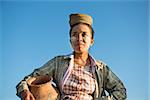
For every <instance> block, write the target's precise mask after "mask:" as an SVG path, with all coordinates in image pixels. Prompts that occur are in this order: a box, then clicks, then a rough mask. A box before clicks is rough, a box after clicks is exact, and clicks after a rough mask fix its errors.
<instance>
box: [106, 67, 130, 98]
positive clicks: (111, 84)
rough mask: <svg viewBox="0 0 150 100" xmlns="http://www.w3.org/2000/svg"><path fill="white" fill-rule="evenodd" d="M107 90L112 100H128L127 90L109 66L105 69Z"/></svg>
mask: <svg viewBox="0 0 150 100" xmlns="http://www.w3.org/2000/svg"><path fill="white" fill-rule="evenodd" d="M104 70H105V71H104V72H105V78H104V82H105V83H104V84H105V90H106V91H107V92H108V93H109V94H110V95H111V97H112V100H126V98H127V94H126V88H125V86H124V85H123V83H122V81H121V80H120V79H119V78H118V77H117V76H116V75H115V74H114V73H113V72H112V71H111V70H110V68H109V67H108V66H106V67H105V68H104Z"/></svg>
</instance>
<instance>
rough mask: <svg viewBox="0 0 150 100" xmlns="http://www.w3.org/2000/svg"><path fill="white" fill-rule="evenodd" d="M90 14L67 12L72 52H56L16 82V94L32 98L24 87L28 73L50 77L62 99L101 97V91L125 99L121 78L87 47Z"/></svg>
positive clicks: (90, 40)
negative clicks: (90, 52)
mask: <svg viewBox="0 0 150 100" xmlns="http://www.w3.org/2000/svg"><path fill="white" fill-rule="evenodd" d="M92 22H93V21H92V17H91V16H89V15H87V14H78V13H77V14H71V15H70V21H69V24H70V43H71V45H72V48H73V53H71V54H69V55H63V56H57V57H54V58H53V59H51V60H50V61H48V62H47V63H46V64H45V65H43V66H42V67H40V68H39V69H36V70H34V71H33V73H32V74H30V75H29V76H27V77H26V78H25V79H24V80H22V81H21V82H20V83H19V84H18V85H17V95H18V96H20V97H21V98H22V99H24V100H34V97H33V95H32V93H31V92H30V90H29V89H28V85H27V82H26V81H27V80H28V79H29V77H31V76H37V75H49V76H52V77H53V80H54V82H55V83H56V86H57V87H58V89H59V91H60V94H61V99H63V100H68V99H70V100H93V99H94V100H103V99H104V98H106V96H105V95H104V94H105V91H107V92H108V93H109V96H108V97H109V98H108V99H107V100H109V99H112V100H125V99H126V89H125V87H124V85H123V83H122V82H121V80H120V79H119V78H118V77H117V76H116V75H115V74H114V73H113V72H112V71H111V70H110V68H109V67H108V66H107V65H106V64H104V63H103V62H102V61H97V60H95V59H94V57H92V56H91V55H90V54H89V52H88V50H89V48H90V47H91V46H92V45H93V43H94V31H93V28H92Z"/></svg>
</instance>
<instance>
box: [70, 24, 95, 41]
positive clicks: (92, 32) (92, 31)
mask: <svg viewBox="0 0 150 100" xmlns="http://www.w3.org/2000/svg"><path fill="white" fill-rule="evenodd" d="M79 24H85V25H87V26H88V27H89V28H90V30H91V34H92V39H94V30H93V28H92V26H91V25H89V24H86V23H76V24H74V25H72V26H71V27H70V31H69V36H70V37H71V31H72V29H73V27H74V26H76V25H79Z"/></svg>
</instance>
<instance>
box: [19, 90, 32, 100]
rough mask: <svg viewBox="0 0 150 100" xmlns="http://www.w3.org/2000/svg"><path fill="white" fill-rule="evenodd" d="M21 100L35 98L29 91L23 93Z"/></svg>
mask: <svg viewBox="0 0 150 100" xmlns="http://www.w3.org/2000/svg"><path fill="white" fill-rule="evenodd" d="M21 100H35V98H34V96H33V94H32V93H31V92H30V91H29V90H24V91H22V92H21Z"/></svg>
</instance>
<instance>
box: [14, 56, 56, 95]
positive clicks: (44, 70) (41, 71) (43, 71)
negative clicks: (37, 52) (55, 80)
mask: <svg viewBox="0 0 150 100" xmlns="http://www.w3.org/2000/svg"><path fill="white" fill-rule="evenodd" d="M56 58H57V57H55V58H53V59H51V60H49V61H48V62H47V63H46V64H44V65H43V66H42V67H40V68H38V69H35V70H34V71H33V72H32V73H31V74H29V75H28V76H25V77H24V79H23V80H22V81H21V82H19V84H18V85H17V86H16V89H17V96H19V97H21V94H20V93H21V92H22V91H24V90H27V91H29V88H28V85H27V80H28V79H29V78H30V77H33V76H39V75H49V76H52V77H53V74H54V69H55V63H56V62H55V60H56Z"/></svg>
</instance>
